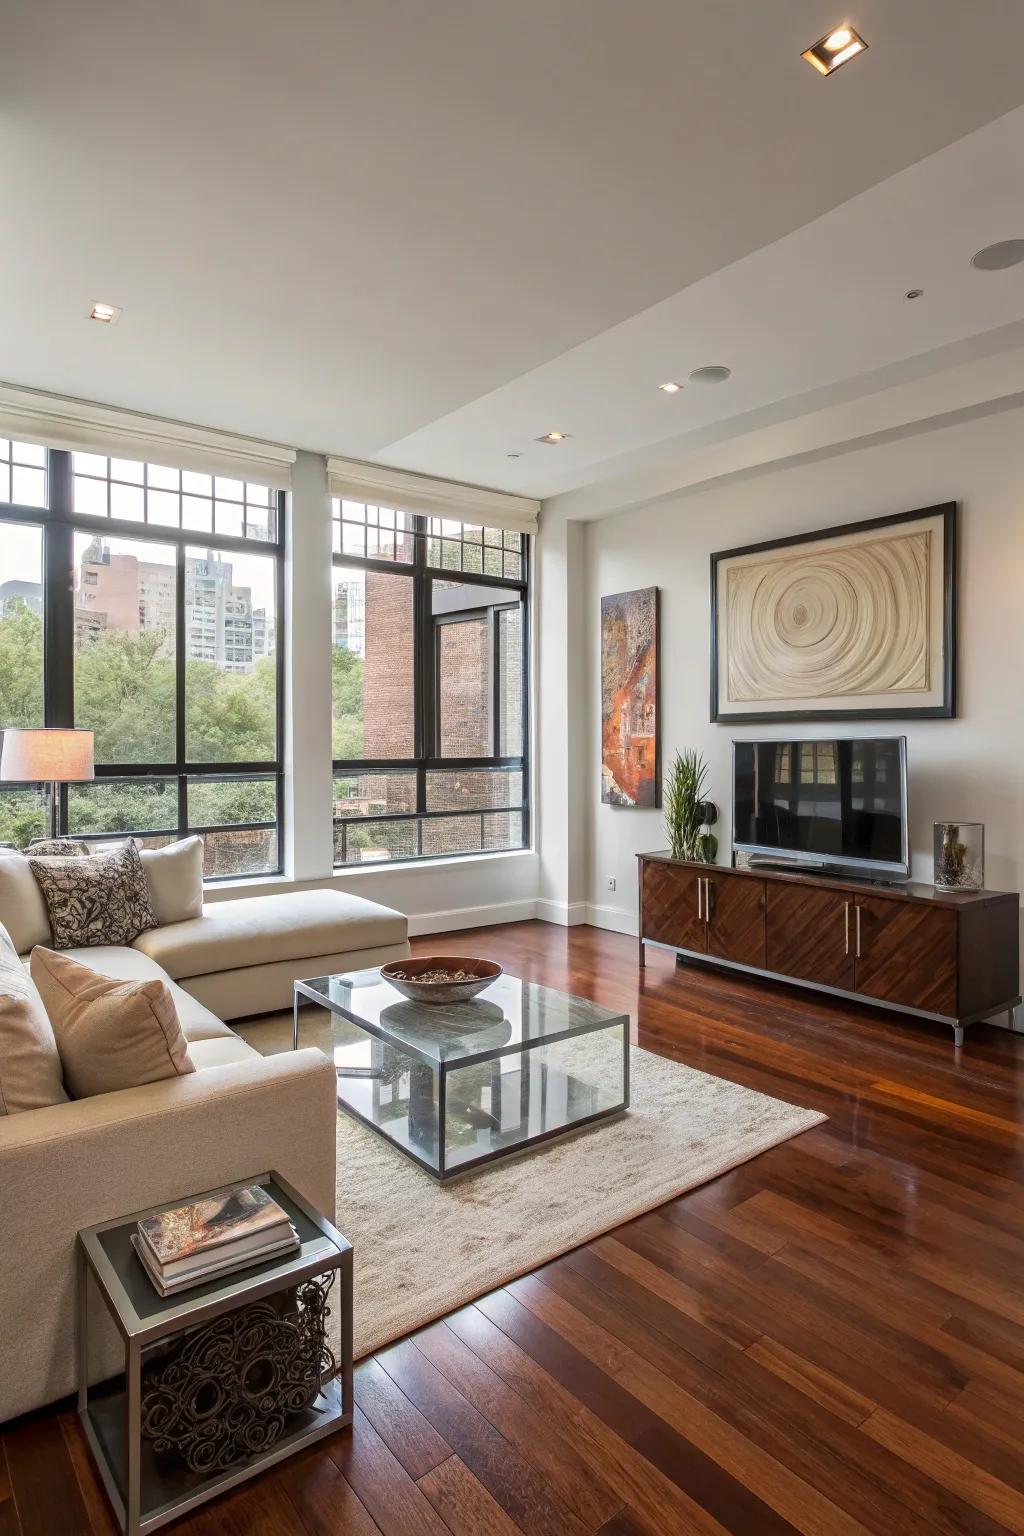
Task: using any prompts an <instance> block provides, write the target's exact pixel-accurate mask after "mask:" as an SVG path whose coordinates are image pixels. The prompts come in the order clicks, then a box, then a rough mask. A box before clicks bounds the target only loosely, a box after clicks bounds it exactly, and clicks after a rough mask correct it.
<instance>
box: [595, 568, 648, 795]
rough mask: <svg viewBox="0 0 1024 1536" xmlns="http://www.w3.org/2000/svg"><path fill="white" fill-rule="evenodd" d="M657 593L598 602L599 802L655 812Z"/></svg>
mask: <svg viewBox="0 0 1024 1536" xmlns="http://www.w3.org/2000/svg"><path fill="white" fill-rule="evenodd" d="M659 773H660V763H659V754H658V589H657V587H643V588H641V589H640V590H639V591H636V592H619V593H617V594H616V595H615V596H614V597H602V599H601V799H602V801H603V802H604V803H605V804H606V805H639V806H656V805H657V804H658V803H659V798H660V792H661V785H660V778H659Z"/></svg>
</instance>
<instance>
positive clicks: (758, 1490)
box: [509, 1276, 866, 1536]
mask: <svg viewBox="0 0 1024 1536" xmlns="http://www.w3.org/2000/svg"><path fill="white" fill-rule="evenodd" d="M509 1290H510V1291H511V1293H512V1294H513V1295H514V1296H515V1297H516V1299H517V1300H519V1301H520V1302H521V1303H522V1304H523V1305H524V1306H525V1307H526V1308H527V1309H528V1310H529V1311H531V1312H533V1313H534V1314H535V1316H537V1317H539V1318H540V1319H542V1320H543V1321H545V1322H547V1323H548V1325H549V1326H551V1327H553V1328H557V1330H558V1331H559V1332H560V1333H561V1334H563V1336H565V1337H567V1338H570V1339H572V1341H573V1342H574V1344H575V1345H576V1346H577V1348H578V1349H579V1350H580V1352H581V1353H582V1354H584V1355H585V1356H587V1357H588V1358H589V1359H591V1360H593V1361H594V1362H595V1363H597V1364H599V1365H600V1366H601V1367H602V1369H604V1370H605V1371H606V1372H608V1374H610V1375H612V1376H614V1378H615V1379H616V1380H618V1381H619V1382H621V1383H622V1385H623V1386H624V1387H625V1388H626V1390H628V1391H629V1392H630V1393H632V1394H633V1396H635V1397H636V1399H637V1401H638V1402H640V1403H642V1404H643V1405H644V1406H645V1407H646V1408H647V1409H648V1410H649V1412H650V1413H651V1414H653V1415H654V1416H655V1418H656V1419H657V1420H660V1423H657V1424H655V1425H653V1426H652V1427H651V1428H650V1429H644V1430H641V1435H643V1434H647V1435H648V1436H649V1437H650V1438H651V1439H657V1437H658V1436H659V1435H660V1434H662V1433H663V1432H664V1431H665V1430H666V1429H670V1430H672V1431H674V1432H675V1433H676V1434H677V1435H678V1436H679V1437H680V1439H681V1440H684V1441H688V1442H689V1443H690V1444H692V1445H693V1447H694V1448H695V1449H696V1450H697V1451H699V1452H701V1453H703V1455H704V1456H706V1457H708V1458H709V1459H711V1460H712V1461H714V1462H716V1463H717V1464H718V1466H719V1467H720V1468H721V1469H722V1470H723V1471H724V1472H726V1473H727V1474H728V1475H729V1476H730V1477H731V1478H732V1479H734V1480H735V1481H736V1482H737V1483H738V1484H741V1485H742V1486H745V1487H746V1488H747V1489H748V1490H749V1491H750V1492H752V1493H753V1494H754V1495H755V1496H756V1497H757V1498H758V1499H759V1500H760V1501H761V1502H762V1503H764V1504H765V1505H767V1506H769V1507H770V1508H771V1509H773V1510H774V1511H775V1512H776V1514H777V1515H779V1516H780V1517H781V1518H782V1519H783V1520H787V1521H789V1522H790V1523H791V1525H793V1526H794V1528H795V1529H796V1530H798V1531H801V1532H803V1533H804V1536H864V1532H865V1530H866V1527H865V1526H863V1525H862V1524H860V1522H859V1521H857V1520H856V1519H854V1518H852V1517H850V1516H848V1515H847V1514H846V1513H845V1512H844V1511H842V1510H841V1509H839V1508H838V1507H837V1506H836V1505H835V1504H833V1503H832V1501H831V1500H830V1499H828V1498H827V1497H825V1496H824V1495H821V1494H819V1493H818V1492H817V1490H816V1489H814V1488H812V1487H811V1486H810V1485H809V1484H808V1483H805V1482H804V1481H803V1480H802V1479H801V1478H799V1477H797V1476H795V1475H794V1474H793V1473H791V1472H790V1470H789V1468H788V1467H786V1466H785V1465H783V1464H782V1463H781V1462H778V1461H776V1460H775V1459H774V1458H773V1457H771V1456H769V1455H767V1454H766V1453H765V1452H763V1451H762V1450H761V1449H760V1447H759V1446H758V1445H756V1444H755V1443H754V1442H753V1441H752V1440H749V1439H748V1438H747V1437H746V1436H745V1435H743V1434H741V1433H739V1432H738V1431H736V1430H734V1429H733V1428H732V1426H731V1425H730V1424H729V1423H727V1422H726V1421H725V1420H724V1419H722V1418H720V1417H719V1416H718V1415H717V1414H715V1413H713V1412H712V1411H710V1410H709V1409H707V1408H705V1407H704V1405H703V1404H702V1403H701V1402H700V1401H699V1400H698V1399H697V1398H695V1397H693V1396H692V1395H691V1394H690V1393H689V1392H687V1391H685V1390H684V1389H683V1388H681V1387H679V1386H677V1385H676V1382H675V1381H674V1380H673V1379H672V1377H671V1376H670V1375H668V1374H666V1372H664V1371H662V1370H660V1369H659V1368H658V1367H657V1366H654V1365H651V1364H650V1363H649V1362H648V1361H647V1360H646V1359H645V1358H643V1357H642V1356H641V1355H639V1354H637V1353H636V1352H634V1351H633V1350H632V1349H631V1348H630V1347H629V1346H627V1345H624V1344H621V1343H620V1342H619V1341H618V1340H617V1339H616V1338H615V1337H614V1336H613V1335H612V1334H611V1333H610V1332H609V1331H608V1330H607V1329H606V1328H604V1327H602V1326H601V1325H600V1324H597V1323H593V1322H591V1321H590V1320H589V1319H588V1318H587V1317H586V1315H585V1314H584V1313H583V1312H581V1311H580V1310H579V1309H578V1308H577V1307H575V1306H572V1305H571V1304H569V1303H567V1302H565V1301H563V1300H562V1298H561V1297H559V1296H558V1295H557V1294H556V1293H555V1292H553V1291H552V1290H551V1289H550V1288H549V1287H548V1286H546V1285H544V1284H543V1283H542V1281H541V1280H539V1279H538V1278H537V1277H534V1276H527V1277H525V1278H524V1279H522V1280H517V1281H515V1282H514V1283H513V1284H512V1285H511V1286H510V1287H509ZM634 1443H635V1444H638V1446H639V1444H640V1436H637V1437H636V1439H635V1440H634ZM662 1470H663V1471H664V1470H665V1468H664V1467H662ZM698 1502H700V1501H699V1500H698ZM712 1513H714V1514H715V1515H716V1518H718V1519H721V1515H720V1514H719V1513H718V1512H717V1511H715V1510H712ZM727 1528H728V1526H727Z"/></svg>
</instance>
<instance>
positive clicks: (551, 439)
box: [537, 432, 572, 443]
mask: <svg viewBox="0 0 1024 1536" xmlns="http://www.w3.org/2000/svg"><path fill="white" fill-rule="evenodd" d="M571 436H572V433H571V432H545V433H544V436H543V437H538V439H537V441H538V443H564V442H565V440H566V438H567V437H571Z"/></svg>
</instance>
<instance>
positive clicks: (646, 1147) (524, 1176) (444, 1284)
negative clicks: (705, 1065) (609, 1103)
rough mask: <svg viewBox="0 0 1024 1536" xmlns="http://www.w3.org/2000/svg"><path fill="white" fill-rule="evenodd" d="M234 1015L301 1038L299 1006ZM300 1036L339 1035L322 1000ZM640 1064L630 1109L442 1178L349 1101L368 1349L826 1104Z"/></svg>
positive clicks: (253, 1027) (342, 1200) (349, 1182)
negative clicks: (295, 1011) (363, 1118)
mask: <svg viewBox="0 0 1024 1536" xmlns="http://www.w3.org/2000/svg"><path fill="white" fill-rule="evenodd" d="M324 1020H325V1021H326V1015H324ZM234 1027H235V1028H237V1029H238V1033H239V1034H241V1035H244V1036H245V1038H246V1039H247V1040H248V1041H249V1043H250V1044H251V1045H252V1046H253V1047H254V1048H255V1049H256V1050H258V1051H260V1052H262V1053H263V1054H264V1055H272V1054H273V1053H274V1052H276V1051H278V1050H285V1049H290V1048H291V1038H292V1021H291V1016H290V1015H275V1016H274V1017H273V1018H272V1019H266V1020H261V1021H260V1022H258V1023H251V1024H244V1025H242V1026H237V1025H236V1026H234ZM301 1038H302V1043H303V1045H319V1046H320V1047H321V1049H325V1050H327V1049H329V1044H330V1042H329V1039H328V1031H327V1028H326V1027H325V1026H324V1025H321V1024H320V1023H319V1022H318V1021H316V1020H315V1015H314V1014H313V1012H312V1010H306V1011H305V1012H304V1014H303V1020H302V1036H301ZM630 1070H631V1100H632V1102H631V1107H630V1110H629V1112H628V1114H626V1115H624V1116H622V1117H621V1118H619V1119H617V1120H610V1121H607V1122H605V1123H604V1124H603V1125H597V1126H595V1127H593V1128H592V1129H589V1130H586V1131H581V1132H579V1133H578V1134H577V1135H575V1136H573V1137H569V1138H568V1139H566V1140H564V1141H554V1142H549V1143H548V1144H547V1145H546V1146H544V1147H540V1148H538V1149H537V1150H536V1151H534V1152H529V1153H525V1154H523V1155H521V1156H519V1157H516V1158H512V1159H510V1160H509V1161H507V1162H504V1163H502V1162H500V1161H499V1162H497V1163H492V1164H490V1165H489V1166H487V1167H485V1168H482V1169H479V1170H478V1171H477V1172H475V1173H468V1174H466V1175H465V1176H464V1177H463V1178H461V1179H458V1180H456V1181H455V1182H454V1183H451V1184H448V1185H444V1186H441V1185H438V1184H437V1183H436V1182H435V1181H434V1180H433V1179H432V1178H431V1177H430V1175H429V1174H427V1173H423V1172H421V1171H420V1169H419V1168H417V1167H416V1166H415V1165H414V1164H413V1163H411V1162H409V1160H408V1159H407V1158H406V1157H404V1156H402V1154H401V1153H400V1152H397V1151H395V1150H394V1149H393V1148H391V1147H389V1146H388V1145H387V1143H386V1142H384V1141H383V1140H382V1139H381V1138H380V1137H379V1136H377V1135H375V1134H374V1132H373V1131H368V1130H365V1129H363V1127H362V1126H360V1125H358V1124H357V1123H356V1122H355V1121H354V1120H352V1119H350V1118H349V1116H347V1115H345V1114H341V1113H339V1115H338V1206H337V1225H338V1227H339V1228H340V1229H341V1231H342V1232H344V1234H345V1236H346V1237H347V1238H348V1239H349V1241H350V1242H351V1243H352V1245H353V1247H354V1250H355V1352H356V1357H357V1358H359V1357H360V1356H362V1355H366V1354H370V1353H371V1352H372V1351H373V1350H375V1349H379V1348H381V1347H382V1346H383V1345H385V1344H388V1343H390V1342H391V1341H392V1340H393V1339H396V1338H398V1337H399V1336H400V1335H402V1334H405V1333H409V1332H410V1331H411V1330H412V1329H414V1328H418V1327H421V1326H422V1325H423V1324H425V1323H428V1322H431V1321H433V1319H434V1318H436V1317H440V1316H441V1315H442V1314H444V1313H446V1312H451V1311H454V1310H455V1309H456V1308H457V1307H461V1306H465V1305H466V1303H467V1302H469V1301H473V1300H474V1299H475V1298H476V1297H477V1296H482V1295H484V1294H485V1293H486V1292H487V1291H491V1290H494V1289H495V1288H496V1287H498V1286H501V1285H504V1284H506V1283H507V1282H508V1281H509V1280H513V1279H515V1278H516V1277H517V1276H518V1275H521V1274H525V1273H526V1272H527V1271H529V1270H531V1269H535V1268H536V1267H537V1266H538V1265H540V1264H544V1263H546V1262H547V1260H549V1259H553V1258H556V1257H557V1256H558V1255H559V1254H562V1253H566V1252H567V1251H568V1250H569V1249H570V1248H576V1247H578V1246H579V1245H580V1244H581V1243H585V1242H588V1241H589V1240H590V1239H591V1238H594V1237H598V1236H599V1235H600V1234H601V1233H602V1232H607V1231H608V1230H609V1229H610V1228H612V1227H616V1226H618V1225H619V1224H620V1223H621V1222H624V1221H629V1220H630V1219H631V1218H632V1217H634V1216H640V1215H642V1214H643V1212H644V1211H649V1210H651V1209H652V1208H653V1207H654V1206H657V1205H661V1204H663V1203H664V1202H665V1201H666V1200H671V1199H672V1197H673V1196H674V1195H679V1194H682V1193H683V1192H684V1191H686V1190H688V1189H693V1188H695V1187H696V1186H697V1185H698V1184H704V1183H706V1182H707V1181H708V1180H709V1179H714V1178H717V1176H718V1175H719V1174H722V1173H725V1172H727V1171H728V1169H730V1168H735V1167H736V1166H737V1164H739V1163H744V1162H746V1161H747V1160H748V1159H749V1158H752V1157H756V1156H757V1155H758V1153H759V1152H764V1151H766V1150H767V1149H768V1148H769V1147H774V1146H777V1145H778V1143H779V1142H782V1141H787V1140H788V1139H789V1138H790V1137H791V1136H797V1135H799V1133H800V1132H801V1131H806V1130H809V1129H810V1128H811V1126H814V1125H818V1124H819V1123H820V1122H821V1121H822V1120H825V1119H826V1118H827V1117H826V1116H825V1115H821V1114H818V1113H816V1112H815V1111H813V1110H808V1109H800V1108H798V1107H796V1106H795V1105H793V1104H786V1103H784V1102H783V1101H782V1100H781V1099H773V1098H769V1097H768V1096H767V1095H766V1094H763V1093H755V1092H753V1091H752V1090H750V1089H748V1088H741V1087H738V1086H737V1085H736V1084H735V1083H730V1082H727V1081H725V1079H724V1078H719V1077H711V1076H709V1075H708V1074H707V1073H706V1072H697V1071H694V1070H693V1068H691V1067H686V1066H683V1065H681V1064H680V1063H679V1062H675V1061H669V1060H667V1059H666V1058H665V1057H663V1056H655V1055H652V1054H651V1052H649V1051H643V1050H640V1049H639V1048H638V1047H636V1046H634V1047H633V1048H632V1059H631V1068H630Z"/></svg>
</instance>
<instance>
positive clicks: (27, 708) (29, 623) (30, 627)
mask: <svg viewBox="0 0 1024 1536" xmlns="http://www.w3.org/2000/svg"><path fill="white" fill-rule="evenodd" d="M42 723H43V621H42V619H41V618H40V616H39V614H38V613H33V612H32V609H31V608H29V607H28V605H27V604H26V603H25V602H23V601H22V599H21V598H20V597H16V598H13V599H12V600H11V601H10V602H9V603H8V605H7V607H6V610H5V612H4V616H3V618H0V730H3V729H4V728H5V727H6V726H31V725H42Z"/></svg>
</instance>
